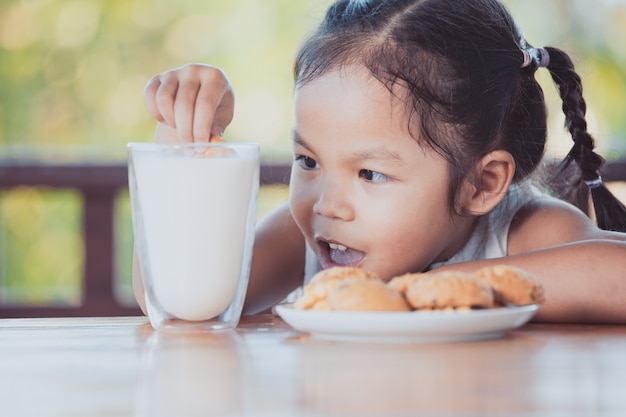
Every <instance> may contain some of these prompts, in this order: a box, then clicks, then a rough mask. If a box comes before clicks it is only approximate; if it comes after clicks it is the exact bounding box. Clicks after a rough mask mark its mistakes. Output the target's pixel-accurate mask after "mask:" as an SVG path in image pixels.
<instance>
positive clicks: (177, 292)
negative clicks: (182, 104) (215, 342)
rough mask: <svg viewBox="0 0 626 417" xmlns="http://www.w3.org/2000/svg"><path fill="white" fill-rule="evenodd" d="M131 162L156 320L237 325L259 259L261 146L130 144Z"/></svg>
mask: <svg viewBox="0 0 626 417" xmlns="http://www.w3.org/2000/svg"><path fill="white" fill-rule="evenodd" d="M128 169H129V176H128V177H129V189H130V200H131V207H132V219H133V232H134V237H135V252H136V256H137V261H138V263H139V270H140V272H141V279H142V283H143V287H144V295H145V301H146V307H147V312H148V317H149V319H150V323H151V324H152V327H154V328H155V329H157V330H166V329H171V330H185V329H198V328H203V329H213V330H218V329H229V328H234V327H236V326H237V324H238V323H239V319H240V317H241V311H242V308H243V302H244V298H245V294H246V289H247V286H248V278H249V274H250V263H251V260H252V247H253V243H254V226H255V220H256V208H257V201H258V191H259V145H258V144H256V143H228V142H227V143H203V144H198V143H193V144H155V143H129V144H128Z"/></svg>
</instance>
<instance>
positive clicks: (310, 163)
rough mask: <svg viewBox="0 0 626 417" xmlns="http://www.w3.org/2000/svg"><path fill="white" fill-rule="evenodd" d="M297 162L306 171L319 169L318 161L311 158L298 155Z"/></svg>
mask: <svg viewBox="0 0 626 417" xmlns="http://www.w3.org/2000/svg"><path fill="white" fill-rule="evenodd" d="M296 162H297V163H298V165H300V166H301V167H302V168H304V169H315V168H317V167H318V165H317V161H316V160H315V159H313V158H311V157H309V156H304V155H298V156H296Z"/></svg>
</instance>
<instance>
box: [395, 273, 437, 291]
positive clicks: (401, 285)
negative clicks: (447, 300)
mask: <svg viewBox="0 0 626 417" xmlns="http://www.w3.org/2000/svg"><path fill="white" fill-rule="evenodd" d="M428 276H429V275H428V274H424V273H420V272H418V273H408V274H404V275H398V276H397V277H393V278H391V280H389V282H388V283H387V285H388V286H390V287H391V288H393V289H394V290H397V291H400V292H401V293H402V294H406V290H407V289H408V288H409V287H410V286H411V284H413V283H414V282H415V281H417V280H418V279H421V278H425V277H428Z"/></svg>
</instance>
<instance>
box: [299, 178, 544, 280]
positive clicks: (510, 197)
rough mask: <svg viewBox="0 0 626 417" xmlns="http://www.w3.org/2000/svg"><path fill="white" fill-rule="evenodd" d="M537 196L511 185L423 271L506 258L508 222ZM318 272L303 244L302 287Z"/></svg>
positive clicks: (528, 189)
mask: <svg viewBox="0 0 626 417" xmlns="http://www.w3.org/2000/svg"><path fill="white" fill-rule="evenodd" d="M539 197H547V195H546V194H543V193H541V192H540V191H539V190H538V189H537V188H536V187H534V186H533V185H531V184H529V183H528V182H523V183H521V184H516V185H512V186H511V187H509V191H508V192H507V195H506V196H505V197H504V198H503V199H502V201H501V202H500V203H499V204H498V205H497V206H496V207H495V208H494V209H493V210H492V211H491V212H489V213H487V214H485V215H484V216H481V217H480V218H479V219H478V222H477V223H476V228H475V229H474V232H473V233H472V236H471V237H470V239H469V240H468V241H467V243H466V244H465V246H464V247H463V248H462V249H461V250H460V251H458V252H457V253H456V254H455V255H454V256H452V257H451V258H450V259H448V260H447V261H444V262H438V263H434V264H432V265H430V267H428V268H427V269H435V268H438V267H440V266H443V265H449V264H454V263H459V262H467V261H473V260H478V259H492V258H501V257H504V256H506V255H507V241H508V237H509V228H510V226H511V221H513V218H514V217H515V215H516V214H517V212H518V211H519V209H520V208H522V207H523V206H524V205H525V204H527V203H528V202H530V201H531V200H534V199H537V198H539ZM320 269H321V267H320V264H319V261H318V260H317V256H316V255H315V252H313V250H312V249H311V248H309V246H308V245H307V247H306V258H305V266H304V283H305V285H306V284H307V283H308V282H309V281H310V280H311V278H312V277H313V275H315V274H316V273H317V272H318V271H320Z"/></svg>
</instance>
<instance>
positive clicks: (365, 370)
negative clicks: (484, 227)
mask: <svg viewBox="0 0 626 417" xmlns="http://www.w3.org/2000/svg"><path fill="white" fill-rule="evenodd" d="M624 381H626V326H601V325H597V326H590V325H550V324H529V325H526V326H524V327H522V328H521V329H518V330H515V331H511V332H509V333H507V335H506V337H504V338H502V339H497V340H490V341H480V342H464V343H448V344H363V343H341V342H332V341H324V340H316V339H313V338H310V337H309V336H307V335H304V334H300V333H298V332H296V331H295V330H293V329H291V328H290V327H288V326H287V325H286V324H285V323H284V322H283V321H282V320H281V319H280V318H277V317H275V316H272V315H263V316H255V317H244V319H243V320H242V322H241V324H240V326H239V328H238V329H237V330H232V331H224V332H218V333H198V334H194V335H186V336H181V335H168V334H161V333H156V332H154V331H153V330H152V328H151V327H150V325H149V324H148V323H147V320H146V319H145V318H143V317H136V318H110V319H109V318H79V319H4V320H0V416H3V417H9V416H63V417H65V416H150V417H158V416H179V417H180V416H352V415H354V416H392V417H393V416H415V415H424V416H432V415H435V416H559V415H567V416H596V415H602V416H624V415H626V397H625V396H624V394H623V392H624V386H625V385H624V384H625V382H624Z"/></svg>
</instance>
